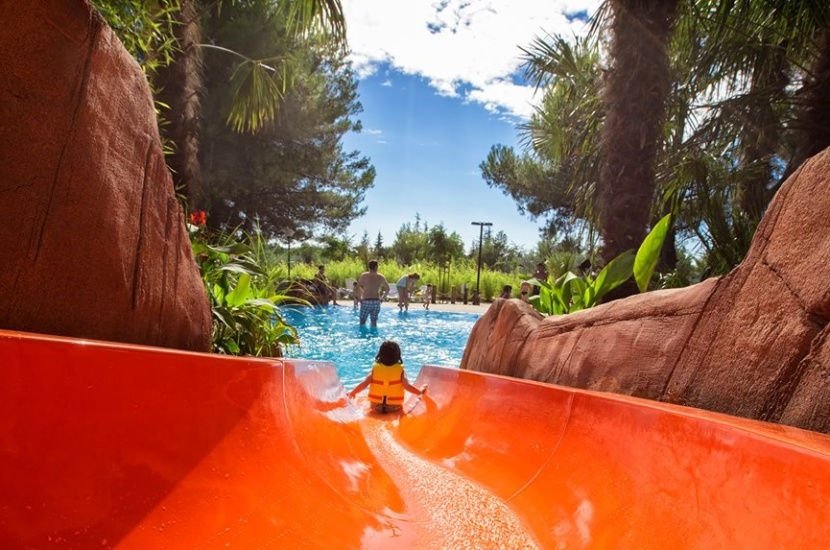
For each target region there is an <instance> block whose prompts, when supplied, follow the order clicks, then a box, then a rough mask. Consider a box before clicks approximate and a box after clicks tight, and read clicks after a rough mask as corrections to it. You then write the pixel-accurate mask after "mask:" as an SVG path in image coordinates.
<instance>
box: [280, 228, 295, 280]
mask: <svg viewBox="0 0 830 550" xmlns="http://www.w3.org/2000/svg"><path fill="white" fill-rule="evenodd" d="M282 233H283V235H285V240H286V241H288V262H287V263H288V282H289V283H290V282H291V237H293V236H294V230H293V229H291V228H290V227H286V228H285V229H283V231H282Z"/></svg>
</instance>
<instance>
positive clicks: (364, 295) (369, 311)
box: [357, 260, 389, 327]
mask: <svg viewBox="0 0 830 550" xmlns="http://www.w3.org/2000/svg"><path fill="white" fill-rule="evenodd" d="M357 286H358V288H359V289H360V290H359V292H360V324H361V325H365V324H366V319H369V320H370V321H371V323H372V326H373V327H376V326H378V315H379V314H380V303H381V301H382V300H384V299H385V298H386V295H387V294H388V293H389V283H388V282H387V280H386V277H384V276H383V275H382V274H380V273H378V261H377V260H370V261H369V271H364V272H363V273H361V274H360V277H358V278H357Z"/></svg>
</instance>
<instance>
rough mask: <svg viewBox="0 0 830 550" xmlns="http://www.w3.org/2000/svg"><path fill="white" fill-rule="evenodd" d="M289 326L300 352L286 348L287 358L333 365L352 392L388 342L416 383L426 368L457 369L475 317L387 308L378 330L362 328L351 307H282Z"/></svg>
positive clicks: (381, 314) (465, 314) (445, 312)
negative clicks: (294, 331)
mask: <svg viewBox="0 0 830 550" xmlns="http://www.w3.org/2000/svg"><path fill="white" fill-rule="evenodd" d="M280 313H281V314H282V316H283V318H284V319H285V320H286V322H288V323H290V324H291V325H293V326H295V327H297V331H298V333H299V336H300V345H299V346H287V347H286V349H285V355H286V357H290V358H295V359H298V358H301V359H314V360H319V361H331V362H332V363H334V364H335V365H336V366H337V373H338V374H339V375H340V379H341V380H342V381H343V385H344V386H346V387H347V388H351V387H354V386H355V385H356V384H358V383H359V382H360V381H361V380H363V378H365V377H366V374H367V373H368V371H369V368H371V366H372V363H373V362H374V359H375V354H376V353H377V351H378V347H380V344H381V342H383V341H384V340H394V341H396V342H397V343H398V344H400V346H401V355H402V356H403V362H404V365H405V367H406V376H407V378H409V380H410V381H412V382H414V381H415V378H417V376H418V372H420V370H421V367H422V366H423V365H440V366H447V367H458V366H459V365H460V364H461V357H462V356H463V355H464V347H465V346H466V345H467V339H468V338H469V336H470V331H471V330H472V329H473V325H474V324H475V322H476V321H477V320H478V319H479V318H480V317H481V315H480V314H477V313H456V312H447V311H436V310H425V309H423V308H421V307H420V305H419V307H418V308H413V309H411V310H410V311H408V312H403V313H401V312H399V311H398V310H397V308H383V309H382V310H381V312H380V318H379V319H378V326H377V327H371V326H369V324H368V322H367V324H366V325H365V326H360V325H359V323H358V311H357V310H356V309H354V308H353V307H351V306H350V305H349V306H317V307H310V308H309V307H305V308H304V307H283V308H280Z"/></svg>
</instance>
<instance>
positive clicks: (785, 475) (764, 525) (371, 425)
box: [0, 331, 830, 550]
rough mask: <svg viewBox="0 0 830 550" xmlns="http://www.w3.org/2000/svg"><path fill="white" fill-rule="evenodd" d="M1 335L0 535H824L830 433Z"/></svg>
mask: <svg viewBox="0 0 830 550" xmlns="http://www.w3.org/2000/svg"><path fill="white" fill-rule="evenodd" d="M416 383H417V384H424V383H428V384H429V391H428V392H427V395H426V396H425V397H424V398H423V399H417V398H412V399H411V400H410V401H408V402H407V404H406V407H405V410H406V411H407V412H406V414H404V415H402V416H392V415H387V416H378V415H372V414H369V413H366V409H367V407H366V403H365V402H362V401H359V402H358V403H356V404H355V403H352V402H350V401H349V400H348V399H347V398H346V395H345V391H344V388H343V386H342V384H341V383H340V381H339V379H338V378H337V374H336V371H335V369H334V367H333V366H332V365H331V364H328V363H319V362H304V361H296V360H293V361H288V360H286V361H283V360H263V359H248V358H229V357H221V356H216V355H206V354H195V353H186V352H177V351H170V350H163V349H159V348H149V347H139V346H127V345H116V344H109V343H103V342H92V341H83V340H73V339H67V338H56V337H47V336H39V335H32V334H23V333H17V332H4V331H0V548H3V549H10V548H37V549H41V548H137V549H149V548H152V549H161V548H198V549H203V548H208V549H209V548H243V549H253V548H257V549H258V548H263V549H264V548H275V549H294V548H327V549H339V548H343V549H360V548H369V549H371V548H386V549H388V548H393V549H397V548H423V549H437V548H447V549H453V550H455V549H461V548H481V549H488V548H505V549H511V550H512V549H518V548H568V549H570V548H707V549H709V548H753V549H754V548H788V549H789V548H821V547H825V546H826V544H827V543H828V541H830V506H828V504H827V503H828V502H830V438H828V437H827V436H825V435H821V434H816V433H812V432H806V431H802V430H797V429H792V428H787V427H782V426H776V425H770V424H764V423H759V422H752V421H747V420H742V419H738V418H734V417H729V416H725V415H719V414H714V413H706V412H702V411H699V410H695V409H688V408H683V407H676V406H669V405H663V404H658V403H654V402H650V401H644V400H640V399H635V398H627V397H622V396H617V395H611V394H602V393H595V392H587V391H580V390H574V389H570V388H563V387H558V386H551V385H546V384H537V383H532V382H527V381H521V380H514V379H510V378H504V377H498V376H489V375H483V374H478V373H472V372H466V371H459V370H456V369H448V368H440V367H429V366H426V367H423V368H422V369H421V372H420V375H419V377H418V380H417V382H416Z"/></svg>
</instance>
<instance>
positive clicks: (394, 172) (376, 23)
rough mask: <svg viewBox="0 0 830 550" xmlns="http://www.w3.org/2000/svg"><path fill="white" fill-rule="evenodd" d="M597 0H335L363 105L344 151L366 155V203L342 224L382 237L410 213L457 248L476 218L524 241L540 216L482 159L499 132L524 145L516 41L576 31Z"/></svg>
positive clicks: (528, 107)
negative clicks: (371, 180)
mask: <svg viewBox="0 0 830 550" xmlns="http://www.w3.org/2000/svg"><path fill="white" fill-rule="evenodd" d="M599 3H600V2H599V1H598V0H436V1H430V0H341V4H342V6H343V10H344V14H345V17H346V28H347V33H348V34H347V36H348V41H349V47H350V50H351V54H350V59H351V61H352V63H353V67H354V69H355V72H356V75H357V77H358V78H359V83H358V94H359V97H358V101H359V102H360V103H361V104H362V106H363V112H362V113H360V114H359V115H357V117H356V118H357V119H359V120H360V121H361V122H362V124H363V130H362V132H360V133H349V134H347V135H346V136H344V139H343V147H344V150H346V151H354V150H356V151H359V152H360V153H361V155H362V156H366V157H368V158H369V159H370V160H371V162H372V164H373V165H374V167H375V169H376V171H377V175H376V177H375V185H374V187H373V188H371V189H370V190H369V191H367V193H366V197H365V200H364V202H363V206H365V207H366V208H367V213H366V215H364V216H362V217H361V218H359V219H357V220H356V221H354V222H353V223H352V224H351V226H350V228H349V231H348V234H349V235H350V236H351V237H352V238H353V242H354V243H355V244H356V243H358V242H359V241H360V240H361V239H362V237H363V234H364V232H368V235H369V238H370V241H371V242H372V243H374V242H375V239H376V237H377V234H378V232H380V233H381V234H382V235H383V241H384V244H385V245H387V246H388V245H391V244H392V242H393V241H394V239H395V233H396V232H397V231H398V230H399V229H400V228H401V226H402V225H403V224H405V223H409V224H412V225H413V226H414V224H415V220H416V216H418V215H419V216H420V219H421V220H422V221H423V222H426V223H427V224H428V225H429V226H430V227H432V226H435V225H438V224H443V225H444V227H445V228H446V230H447V232H448V233H452V232H456V233H458V234H459V235H460V236H461V238H462V240H463V241H464V244H465V248H466V249H467V250H470V247H471V246H473V245H474V244H475V243H477V242H478V239H479V235H480V227H479V226H477V225H473V224H472V222H490V223H492V224H493V225H492V227H491V228H490V229H491V230H492V231H493V233H494V234H495V233H497V232H499V231H504V232H505V234H506V235H507V238H508V240H509V241H510V242H511V243H513V244H515V245H517V246H521V247H524V248H526V249H527V250H531V249H533V248H534V247H535V246H536V243H537V242H538V240H539V226H540V224H539V223H538V222H536V221H533V220H531V219H530V217H529V216H526V215H521V214H520V213H519V211H518V207H517V206H516V203H515V202H514V201H513V199H511V198H510V197H508V196H507V195H505V194H504V193H503V192H502V191H500V190H498V189H494V188H491V187H489V186H488V185H487V184H486V183H485V182H484V179H483V178H482V177H481V170H480V169H479V165H480V164H481V163H482V162H483V161H485V160H486V158H487V154H488V153H489V151H490V149H491V148H492V147H493V146H494V145H497V144H501V145H505V146H510V147H514V148H515V149H516V150H517V151H520V150H521V143H520V139H521V137H520V135H519V131H518V129H517V125H518V124H520V123H521V122H523V121H526V120H527V119H528V117H529V116H530V115H531V113H532V112H533V107H532V106H533V103H534V101H536V100H538V99H540V98H539V97H538V96H534V89H533V87H532V86H530V85H528V84H527V83H526V82H524V80H523V79H522V67H521V56H522V52H521V50H520V49H519V48H520V47H528V46H529V45H530V44H531V43H532V41H533V40H534V39H535V38H538V37H543V36H545V35H546V34H558V35H561V36H563V37H565V38H569V37H572V36H574V35H581V34H583V33H584V29H585V19H586V17H587V16H590V15H593V14H594V12H595V11H596V9H597V8H598V6H599Z"/></svg>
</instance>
